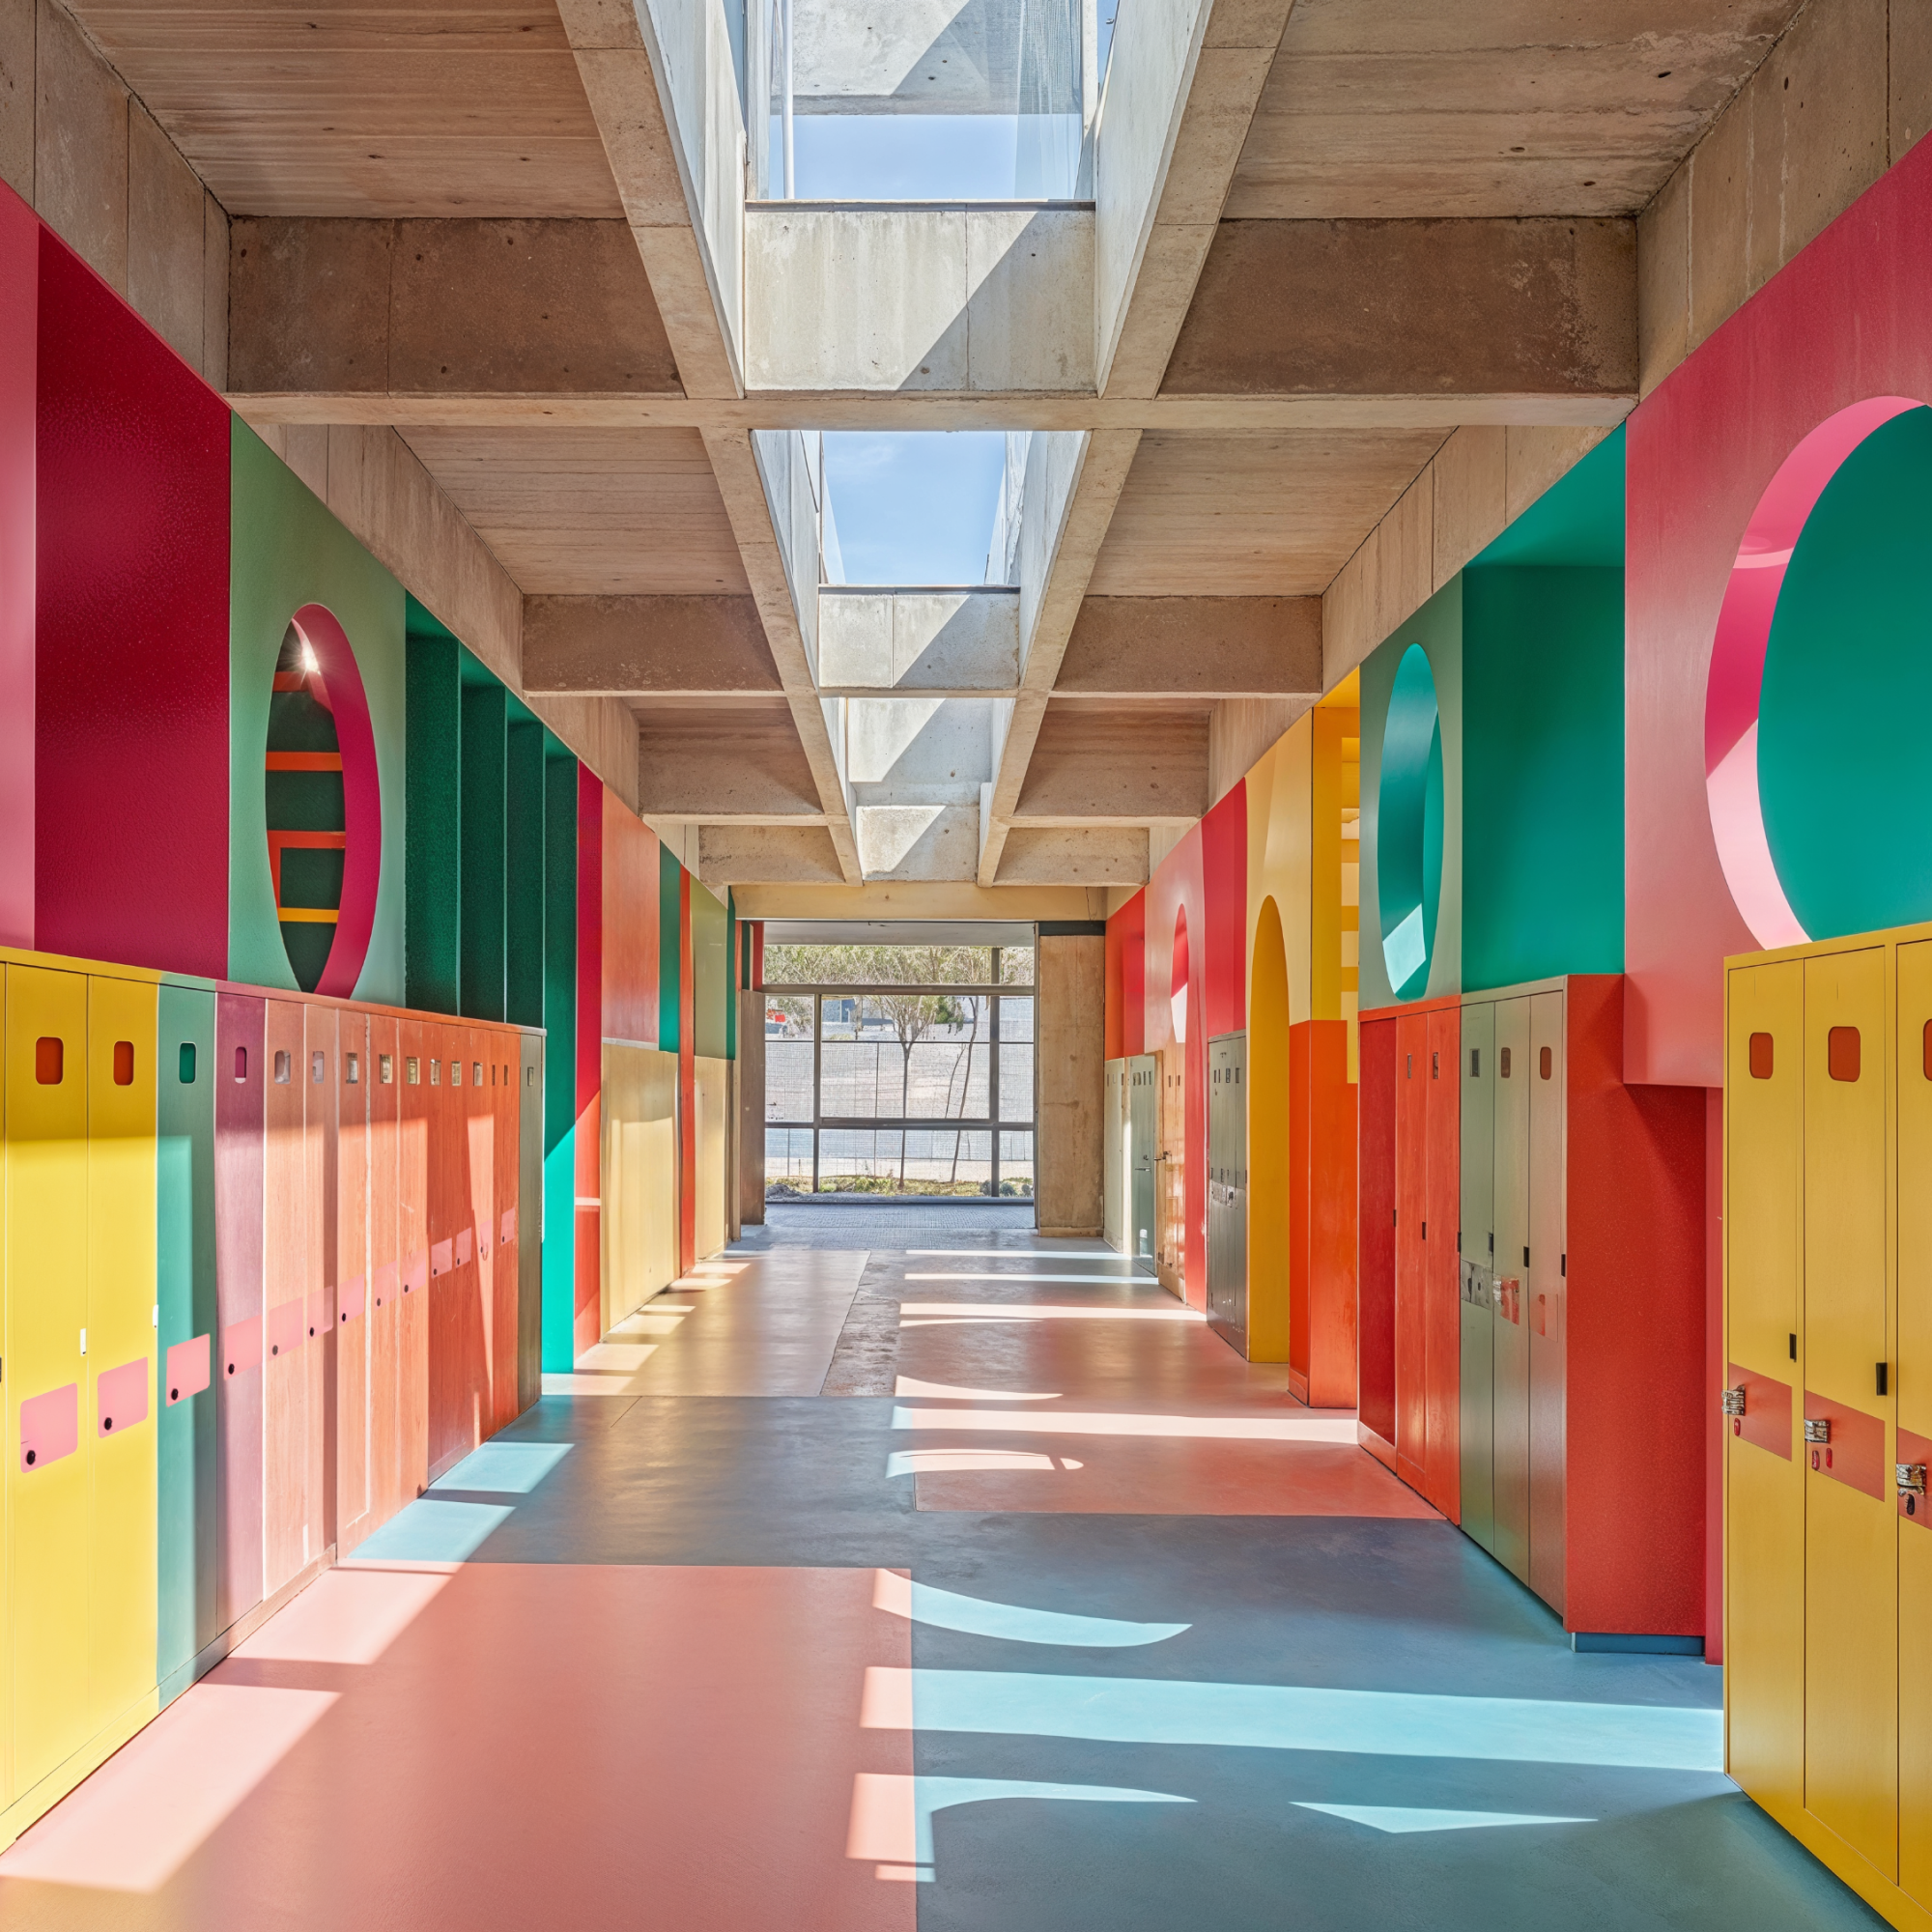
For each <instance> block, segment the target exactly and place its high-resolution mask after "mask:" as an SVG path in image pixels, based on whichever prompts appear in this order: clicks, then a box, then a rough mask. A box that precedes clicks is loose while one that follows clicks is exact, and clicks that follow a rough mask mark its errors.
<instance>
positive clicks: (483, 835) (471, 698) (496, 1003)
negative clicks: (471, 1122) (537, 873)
mask: <svg viewBox="0 0 1932 1932" xmlns="http://www.w3.org/2000/svg"><path fill="white" fill-rule="evenodd" d="M467 668H468V667H466V669H467ZM506 696H507V694H506V693H505V692H504V690H503V687H502V686H501V685H500V684H498V683H497V680H496V679H495V678H490V679H489V681H488V682H487V683H486V682H484V681H483V680H482V679H480V678H479V679H470V678H466V679H465V681H464V686H463V810H462V816H463V838H462V848H461V853H460V856H459V871H460V873H461V876H462V881H463V887H462V891H463V905H462V942H461V948H460V958H459V966H458V973H457V981H458V995H459V997H460V999H461V1000H462V1003H463V1011H464V1013H465V1014H466V1015H467V1016H468V1017H469V1018H471V1019H479V1020H500V1019H501V1018H502V1017H503V1000H504V977H503V970H504V969H503V960H504V949H503V922H504V916H505V910H506V907H505V887H506V874H505V870H504V858H505V853H504V828H505V821H506V817H507V813H506V811H505V810H504V798H503V787H504V782H505V779H506V777H507V757H508V752H509V747H508V743H507V739H506V733H507V732H508V729H509V720H508V715H507V713H506V711H505V709H504V699H505V697H506Z"/></svg>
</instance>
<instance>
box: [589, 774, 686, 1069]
mask: <svg viewBox="0 0 1932 1932" xmlns="http://www.w3.org/2000/svg"><path fill="white" fill-rule="evenodd" d="M592 782H596V781H592ZM597 790H598V794H599V797H600V799H601V800H602V810H603V867H602V871H601V873H600V874H597V875H595V876H600V877H601V878H602V880H603V890H604V954H603V960H604V965H603V980H602V991H603V1009H604V1018H603V1031H602V1033H601V1035H600V1036H599V1037H600V1038H602V1039H627V1040H631V1041H633V1042H638V1043H641V1044H643V1045H646V1046H649V1045H654V1044H655V1043H656V1041H657V1037H658V943H659V941H658V841H657V835H656V834H655V833H653V832H652V831H651V829H650V827H649V826H648V825H646V824H644V822H643V821H642V820H641V819H640V818H639V817H638V816H637V815H636V814H635V813H634V812H632V811H631V810H628V809H627V808H626V807H625V805H624V804H623V802H622V801H621V800H620V799H619V798H618V797H617V796H616V795H615V793H613V792H611V791H608V790H607V789H606V788H605V787H604V786H603V785H602V784H601V783H599V784H598V785H597ZM686 983H687V984H688V983H689V979H688V976H687V981H686Z"/></svg>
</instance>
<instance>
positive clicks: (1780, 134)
mask: <svg viewBox="0 0 1932 1932" xmlns="http://www.w3.org/2000/svg"><path fill="white" fill-rule="evenodd" d="M1928 127H1932V8H1928V7H1927V6H1926V5H1925V4H1924V0H1811V4H1810V5H1809V6H1807V7H1805V8H1804V11H1803V12H1802V13H1800V14H1799V15H1798V16H1797V18H1796V19H1795V20H1794V21H1793V22H1792V23H1791V26H1790V27H1789V29H1788V30H1787V31H1786V33H1785V35H1784V37H1783V39H1781V40H1780V41H1779V42H1778V43H1777V44H1776V46H1775V47H1774V48H1773V49H1772V51H1771V53H1770V55H1769V56H1768V57H1767V58H1766V59H1765V61H1764V62H1763V64H1762V65H1761V66H1760V67H1759V68H1758V70H1757V71H1756V72H1755V73H1753V74H1752V75H1751V77H1750V79H1749V80H1748V81H1747V82H1746V83H1745V85H1744V87H1743V88H1742V89H1741V90H1740V91H1739V93H1738V95H1737V97H1736V98H1735V99H1733V100H1732V102H1731V104H1730V105H1729V106H1728V107H1727V108H1726V109H1725V110H1724V112H1723V113H1722V114H1721V115H1720V116H1719V119H1718V120H1717V122H1716V123H1715V124H1714V125H1713V126H1712V128H1711V129H1710V131H1709V132H1708V133H1706V134H1705V136H1704V138H1703V139H1702V140H1701V141H1700V142H1698V144H1697V146H1696V147H1695V148H1694V149H1692V150H1691V152H1690V156H1688V157H1687V158H1686V160H1685V161H1684V163H1683V165H1682V166H1681V167H1679V168H1678V170H1677V172H1676V173H1675V174H1674V175H1672V176H1671V178H1670V179H1669V181H1667V182H1666V183H1665V184H1664V185H1663V187H1662V189H1661V190H1660V191H1659V193H1658V195H1657V197H1656V199H1655V200H1654V201H1653V202H1652V203H1651V204H1650V206H1649V207H1648V208H1647V209H1646V210H1645V211H1644V213H1643V214H1642V216H1641V218H1640V220H1639V222H1638V228H1637V277H1638V287H1637V331H1638V353H1639V359H1640V364H1641V375H1640V382H1641V387H1642V392H1643V393H1644V394H1645V395H1648V394H1649V393H1650V391H1651V390H1652V389H1654V388H1655V387H1656V386H1657V385H1658V384H1659V383H1661V382H1662V380H1663V379H1664V377H1665V376H1667V375H1668V374H1669V373H1670V371H1671V370H1672V369H1674V368H1675V367H1676V366H1677V364H1678V363H1679V362H1681V361H1683V359H1684V358H1685V356H1687V355H1689V354H1690V352H1691V350H1693V349H1695V348H1696V347H1697V345H1698V344H1699V343H1700V342H1702V341H1703V340H1704V339H1705V338H1706V337H1707V336H1708V335H1709V334H1710V333H1711V331H1712V330H1713V329H1715V328H1716V327H1718V326H1719V324H1720V323H1722V322H1723V321H1724V319H1725V318H1726V317H1727V316H1729V315H1731V314H1732V313H1733V312H1734V311H1735V310H1736V309H1737V308H1738V307H1739V306H1740V305H1741V304H1742V303H1743V302H1744V301H1746V300H1747V298H1749V297H1750V296H1752V295H1755V294H1756V293H1757V291H1758V290H1759V289H1761V288H1762V287H1763V286H1764V284H1765V283H1766V282H1767V281H1769V280H1770V279H1771V277H1772V276H1773V275H1775V274H1776V272H1777V270H1779V269H1781V268H1782V267H1783V266H1784V265H1785V263H1787V262H1788V261H1790V260H1791V258H1792V257H1793V256H1794V255H1796V254H1797V253H1798V251H1799V250H1800V249H1801V248H1803V247H1804V245H1805V243H1806V242H1807V241H1811V240H1812V239H1813V238H1814V237H1815V236H1816V235H1817V234H1818V233H1819V232H1820V231H1821V230H1822V229H1823V228H1825V227H1826V226H1827V224H1828V223H1830V222H1831V221H1833V219H1834V218H1835V217H1836V216H1838V215H1839V214H1842V213H1844V211H1845V210H1846V209H1847V208H1849V207H1850V206H1851V204H1852V203H1853V202H1854V201H1855V200H1857V199H1858V197H1859V196H1860V195H1861V194H1862V193H1863V192H1864V190H1865V189H1866V188H1868V187H1869V186H1870V185H1872V183H1873V182H1875V181H1876V180H1877V179H1878V178H1879V176H1880V175H1881V174H1883V173H1884V172H1885V171H1886V169H1887V168H1889V167H1890V166H1891V165H1892V163H1893V162H1895V161H1897V160H1898V159H1899V158H1900V157H1901V156H1903V155H1904V154H1905V152H1906V150H1907V149H1908V148H1910V147H1911V146H1912V145H1913V144H1914V143H1915V142H1916V141H1918V140H1919V139H1920V138H1921V137H1922V136H1923V135H1924V133H1925V132H1926V129H1927V128H1928Z"/></svg>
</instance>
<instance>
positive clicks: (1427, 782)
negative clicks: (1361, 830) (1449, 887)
mask: <svg viewBox="0 0 1932 1932" xmlns="http://www.w3.org/2000/svg"><path fill="white" fill-rule="evenodd" d="M1441 896H1442V720H1441V714H1440V712H1439V711H1438V709H1437V707H1436V702H1435V672H1434V671H1433V670H1431V668H1430V666H1429V655H1428V653H1427V652H1426V651H1424V649H1423V648H1422V646H1421V645H1420V644H1410V645H1409V647H1408V648H1407V650H1406V651H1405V652H1404V653H1403V654H1402V662H1401V663H1400V664H1399V665H1398V666H1397V667H1396V673H1395V685H1394V688H1393V689H1392V690H1391V691H1390V693H1389V705H1388V716H1387V718H1386V719H1385V720H1384V721H1383V724H1382V769H1381V784H1380V788H1379V790H1378V793H1377V804H1376V900H1377V910H1378V913H1379V915H1380V919H1381V932H1382V963H1383V965H1384V966H1385V967H1386V968H1387V971H1388V981H1389V985H1390V987H1391V988H1392V989H1393V990H1394V993H1395V996H1396V998H1397V999H1399V1000H1413V999H1419V998H1420V997H1421V996H1422V994H1423V993H1424V991H1425V990H1427V988H1428V985H1429V962H1430V960H1431V958H1432V957H1433V956H1434V955H1435V913H1436V908H1437V905H1438V904H1439V902H1440V900H1441Z"/></svg>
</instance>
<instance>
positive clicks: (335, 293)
mask: <svg viewBox="0 0 1932 1932" xmlns="http://www.w3.org/2000/svg"><path fill="white" fill-rule="evenodd" d="M228 248H229V253H228V313H229V344H228V380H229V384H230V386H231V387H232V388H234V389H235V390H237V391H248V390H261V391H269V392H273V391H301V390H306V391H309V392H311V393H323V394H327V393H334V394H337V395H342V396H361V397H369V398H376V397H388V396H406V395H410V396H456V395H464V394H476V393H479V392H481V393H491V392H496V393H517V394H523V395H559V394H571V393H578V392H584V391H589V392H597V393H602V394H607V395H624V396H646V395H676V394H677V393H679V390H678V380H677V365H676V363H675V362H674V361H673V360H672V357H671V349H670V343H669V341H668V338H667V336H666V334H665V327H664V323H663V321H662V320H661V319H660V317H659V313H658V307H657V304H656V302H655V301H654V300H653V299H652V296H651V289H650V284H649V283H648V282H647V281H646V280H645V278H644V272H643V268H642V266H641V264H640V263H639V260H638V252H637V249H636V247H635V245H634V244H633V242H632V241H631V237H630V235H629V233H628V231H627V230H626V229H625V226H624V224H623V223H622V222H621V221H451V220H439V221H355V220H350V221H338V220H312V219H308V218H293V219H291V218H280V217H278V218H274V219H259V218H251V217H245V216H243V217H238V218H237V219H236V220H234V221H233V222H232V223H231V224H230V227H229V239H228ZM347 419H348V420H355V418H354V417H350V418H347Z"/></svg>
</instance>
